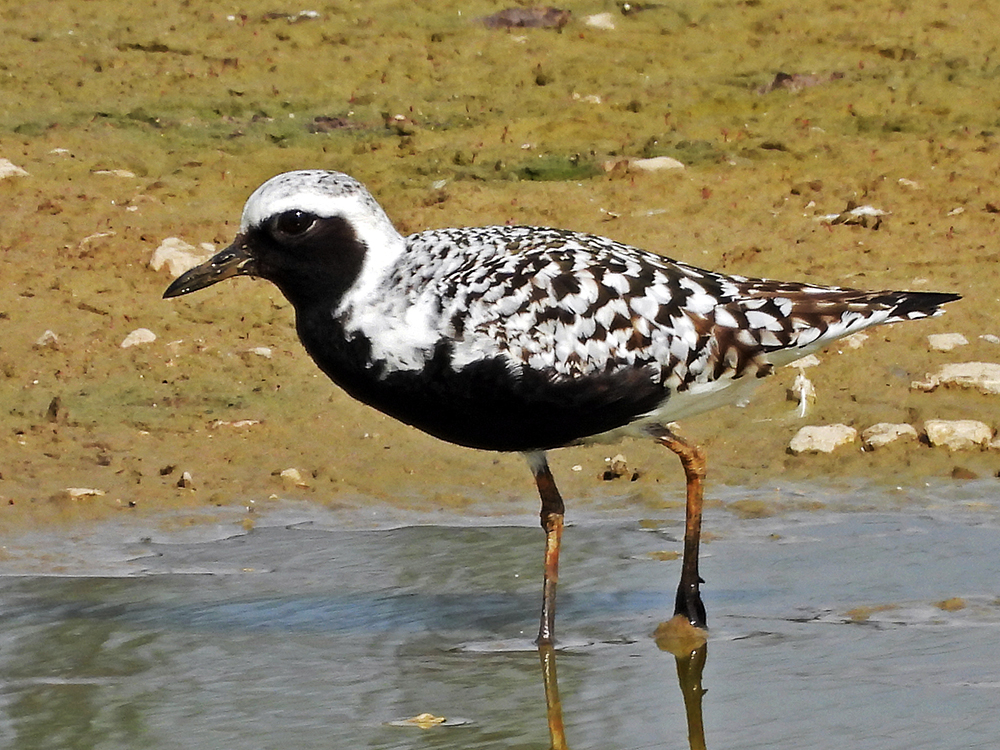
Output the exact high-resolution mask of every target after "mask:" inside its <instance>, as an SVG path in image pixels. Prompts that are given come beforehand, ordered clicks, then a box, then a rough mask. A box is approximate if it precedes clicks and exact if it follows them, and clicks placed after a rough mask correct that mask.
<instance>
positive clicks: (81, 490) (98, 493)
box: [55, 487, 104, 500]
mask: <svg viewBox="0 0 1000 750" xmlns="http://www.w3.org/2000/svg"><path fill="white" fill-rule="evenodd" d="M55 497H56V499H59V500H83V499H84V498H88V497H104V490H95V489H91V488H89V487H67V488H66V489H64V490H63V491H62V492H59V493H57V494H56V496H55Z"/></svg>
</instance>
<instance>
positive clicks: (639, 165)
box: [629, 156, 684, 172]
mask: <svg viewBox="0 0 1000 750" xmlns="http://www.w3.org/2000/svg"><path fill="white" fill-rule="evenodd" d="M629 166H630V167H632V168H633V169H638V170H639V171H640V172H662V171H663V170H665V169H684V164H683V162H679V161H677V159H674V158H671V157H669V156H654V157H653V158H651V159H633V160H632V161H630V162H629Z"/></svg>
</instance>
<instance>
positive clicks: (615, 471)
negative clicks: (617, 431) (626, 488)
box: [601, 453, 639, 482]
mask: <svg viewBox="0 0 1000 750" xmlns="http://www.w3.org/2000/svg"><path fill="white" fill-rule="evenodd" d="M604 461H605V463H607V464H608V468H606V469H605V470H604V472H603V473H602V474H601V479H603V480H604V481H606V482H610V481H611V480H612V479H621V478H622V477H626V476H627V477H628V478H629V481H630V482H634V481H635V480H637V479H638V478H639V472H638V471H632V470H630V469H629V468H628V462H627V461H626V460H625V456H624V455H623V454H621V453H619V454H618V455H616V456H614V457H613V458H606V459H604Z"/></svg>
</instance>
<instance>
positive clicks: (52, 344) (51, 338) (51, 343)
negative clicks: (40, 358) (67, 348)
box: [35, 330, 59, 349]
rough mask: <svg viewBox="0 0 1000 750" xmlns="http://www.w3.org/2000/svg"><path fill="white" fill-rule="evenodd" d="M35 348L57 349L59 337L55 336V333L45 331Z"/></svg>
mask: <svg viewBox="0 0 1000 750" xmlns="http://www.w3.org/2000/svg"><path fill="white" fill-rule="evenodd" d="M35 347H36V348H38V349H58V348H59V337H58V336H56V334H55V332H53V331H49V330H46V331H45V333H43V334H42V335H41V336H39V337H38V340H37V341H36V342H35Z"/></svg>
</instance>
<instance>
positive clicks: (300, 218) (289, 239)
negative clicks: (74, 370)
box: [163, 170, 402, 308]
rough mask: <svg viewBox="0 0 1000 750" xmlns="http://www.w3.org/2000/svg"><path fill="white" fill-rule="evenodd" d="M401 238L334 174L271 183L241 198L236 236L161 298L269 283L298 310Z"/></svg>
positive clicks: (350, 182)
mask: <svg viewBox="0 0 1000 750" xmlns="http://www.w3.org/2000/svg"><path fill="white" fill-rule="evenodd" d="M401 240H402V238H401V237H400V236H399V234H398V233H397V232H396V230H395V229H394V228H393V226H392V223H391V222H390V221H389V218H388V217H387V216H386V215H385V212H384V211H383V210H382V208H381V206H379V205H378V203H376V202H375V199H374V198H372V196H371V195H370V194H369V193H368V191H367V190H366V189H365V187H364V186H363V185H362V184H361V183H360V182H358V181H357V180H355V179H354V178H352V177H349V176H348V175H345V174H341V173H339V172H326V171H320V170H308V171H298V172H286V173H284V174H280V175H278V176H276V177H272V178H271V179H270V180H268V181H267V182H265V183H264V184H263V185H261V186H260V187H259V188H257V189H256V190H255V191H254V192H253V193H252V194H251V196H250V197H249V198H248V199H247V202H246V205H245V206H244V208H243V218H242V220H241V222H240V232H239V234H238V235H237V237H236V239H235V240H233V243H232V244H231V245H230V246H229V247H227V248H226V249H225V250H223V251H222V252H220V253H217V254H216V255H215V256H213V257H212V258H210V259H209V260H207V261H205V262H204V263H202V264H201V265H199V266H196V267H195V268H192V269H191V270H189V271H187V272H186V273H184V274H182V275H181V276H179V277H177V278H176V279H175V280H174V282H173V283H172V284H171V285H170V286H169V287H167V290H166V291H165V292H164V293H163V296H164V297H165V298H167V297H178V296H180V295H182V294H188V293H190V292H194V291H197V290H199V289H204V288H205V287H208V286H211V285H212V284H215V283H216V282H219V281H222V280H223V279H228V278H231V277H233V276H256V277H260V278H263V279H267V280H268V281H271V282H273V283H274V284H275V285H276V286H277V287H278V288H279V289H281V291H282V292H283V293H284V295H285V296H286V297H287V298H288V300H289V301H290V302H291V303H292V304H293V305H294V306H295V307H296V308H298V307H300V305H307V304H310V303H312V302H316V301H327V302H330V301H335V300H337V299H339V298H340V297H342V296H343V294H344V293H345V292H346V291H347V290H348V289H349V288H350V287H351V286H352V285H354V284H355V283H357V282H358V280H359V279H360V278H361V276H362V275H363V272H364V271H365V268H366V267H367V266H371V265H372V264H373V261H378V260H379V258H378V257H374V258H373V257H372V256H373V255H374V256H379V255H385V254H392V253H393V249H394V248H395V247H397V246H398V245H399V244H401Z"/></svg>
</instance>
